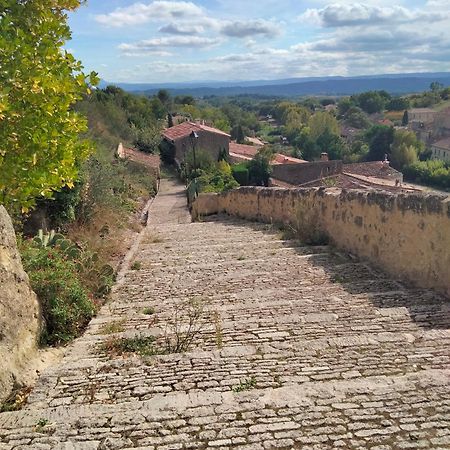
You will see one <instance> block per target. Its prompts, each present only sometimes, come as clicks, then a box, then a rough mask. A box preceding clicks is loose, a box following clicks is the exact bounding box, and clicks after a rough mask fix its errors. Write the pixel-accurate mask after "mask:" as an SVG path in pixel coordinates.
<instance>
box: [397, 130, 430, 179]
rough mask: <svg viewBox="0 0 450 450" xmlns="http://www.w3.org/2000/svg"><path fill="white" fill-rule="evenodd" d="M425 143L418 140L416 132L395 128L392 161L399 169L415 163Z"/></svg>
mask: <svg viewBox="0 0 450 450" xmlns="http://www.w3.org/2000/svg"><path fill="white" fill-rule="evenodd" d="M423 148H424V145H423V143H422V142H420V141H418V140H417V137H416V135H415V133H413V132H412V131H406V130H395V132H394V141H393V143H392V145H391V163H392V166H393V167H395V168H396V169H398V170H402V169H403V167H404V166H408V165H410V164H413V163H415V162H416V161H417V160H418V154H419V153H420V152H421V151H422V150H423Z"/></svg>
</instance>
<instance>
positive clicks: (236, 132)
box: [231, 125, 245, 144]
mask: <svg viewBox="0 0 450 450" xmlns="http://www.w3.org/2000/svg"><path fill="white" fill-rule="evenodd" d="M231 139H234V140H235V141H236V142H237V143H238V144H243V143H244V142H245V134H244V131H243V130H242V126H241V125H236V126H235V127H233V129H232V130H231Z"/></svg>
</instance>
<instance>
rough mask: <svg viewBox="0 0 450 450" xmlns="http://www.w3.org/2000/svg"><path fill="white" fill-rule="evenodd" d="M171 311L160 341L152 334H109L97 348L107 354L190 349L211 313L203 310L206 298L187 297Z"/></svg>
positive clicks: (148, 354)
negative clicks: (111, 335) (122, 336)
mask: <svg viewBox="0 0 450 450" xmlns="http://www.w3.org/2000/svg"><path fill="white" fill-rule="evenodd" d="M146 309H147V308H146ZM174 311H175V312H174V315H173V317H172V319H171V320H169V321H167V323H166V327H165V332H164V336H163V339H162V340H161V341H159V342H157V341H156V338H155V336H142V335H140V336H135V337H132V338H118V337H111V338H110V339H108V340H107V341H105V342H103V343H102V344H100V346H99V350H100V351H103V352H106V353H107V354H108V355H110V356H122V355H127V354H137V355H140V356H155V355H168V354H171V353H184V352H187V351H189V350H190V349H191V347H192V344H193V341H194V339H195V338H196V337H197V336H198V334H199V333H200V332H201V331H202V330H203V328H204V326H205V325H206V323H207V320H206V317H207V316H208V317H210V316H209V315H208V314H206V313H205V302H204V301H203V300H202V299H190V300H188V301H186V302H182V303H180V304H179V305H178V306H176V307H175V308H174ZM147 312H151V310H148V311H147ZM153 312H154V310H153Z"/></svg>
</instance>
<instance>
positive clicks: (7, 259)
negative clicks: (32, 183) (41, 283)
mask: <svg viewBox="0 0 450 450" xmlns="http://www.w3.org/2000/svg"><path fill="white" fill-rule="evenodd" d="M40 326H41V321H40V310H39V303H38V300H37V297H36V294H35V293H34V292H33V291H32V289H31V287H30V284H29V280H28V276H27V274H26V273H25V271H24V270H23V267H22V261H21V259H20V255H19V252H18V250H17V243H16V236H15V233H14V228H13V226H12V222H11V218H10V217H9V216H8V213H7V212H6V210H5V208H4V207H3V206H0V403H1V402H3V401H4V400H5V399H6V398H7V397H8V395H9V394H10V392H11V391H12V389H13V387H14V385H15V384H21V377H22V376H23V373H24V369H25V366H26V364H27V362H28V361H29V360H30V359H31V358H32V357H33V356H34V354H35V352H36V350H37V342H38V336H39V332H40Z"/></svg>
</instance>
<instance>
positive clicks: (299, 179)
mask: <svg viewBox="0 0 450 450" xmlns="http://www.w3.org/2000/svg"><path fill="white" fill-rule="evenodd" d="M338 173H342V161H316V162H310V163H299V164H277V165H274V166H273V167H272V175H271V176H272V178H275V179H276V180H280V181H283V182H285V183H289V184H293V185H297V186H299V185H301V184H304V183H308V182H310V181H314V180H318V179H320V178H325V177H329V176H332V175H336V174H338Z"/></svg>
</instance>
